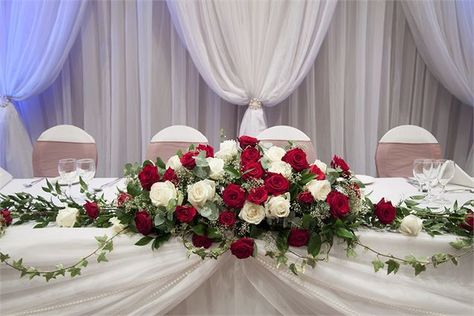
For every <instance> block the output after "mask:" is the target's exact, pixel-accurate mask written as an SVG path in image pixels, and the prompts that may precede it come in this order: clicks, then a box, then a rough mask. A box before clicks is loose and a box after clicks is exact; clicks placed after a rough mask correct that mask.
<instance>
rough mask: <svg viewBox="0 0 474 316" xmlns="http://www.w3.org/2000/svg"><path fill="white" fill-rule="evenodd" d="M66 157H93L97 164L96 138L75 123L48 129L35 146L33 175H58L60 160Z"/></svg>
mask: <svg viewBox="0 0 474 316" xmlns="http://www.w3.org/2000/svg"><path fill="white" fill-rule="evenodd" d="M64 158H76V159H82V158H92V159H94V160H95V161H96V164H97V145H96V143H95V140H94V138H93V137H92V136H91V135H89V134H88V133H87V132H85V131H84V130H82V129H80V128H79V127H76V126H73V125H57V126H54V127H51V128H50V129H47V130H46V131H44V132H43V133H42V134H41V135H40V137H39V138H38V140H37V141H36V144H35V146H34V148H33V175H34V176H35V177H56V176H58V175H59V174H58V161H59V160H60V159H64Z"/></svg>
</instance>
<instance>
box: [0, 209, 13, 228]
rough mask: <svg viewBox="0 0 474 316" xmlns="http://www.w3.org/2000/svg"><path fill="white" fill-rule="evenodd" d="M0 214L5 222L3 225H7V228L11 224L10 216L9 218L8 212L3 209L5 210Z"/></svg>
mask: <svg viewBox="0 0 474 316" xmlns="http://www.w3.org/2000/svg"><path fill="white" fill-rule="evenodd" d="M0 214H2V216H3V219H4V220H5V224H7V226H9V225H10V224H11V223H12V216H11V213H10V211H9V210H8V209H6V208H5V209H3V210H1V211H0Z"/></svg>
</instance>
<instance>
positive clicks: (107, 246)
mask: <svg viewBox="0 0 474 316" xmlns="http://www.w3.org/2000/svg"><path fill="white" fill-rule="evenodd" d="M113 249H114V244H113V241H112V240H109V241H108V242H106V243H105V246H104V248H102V250H105V251H108V252H111V251H112V250H113Z"/></svg>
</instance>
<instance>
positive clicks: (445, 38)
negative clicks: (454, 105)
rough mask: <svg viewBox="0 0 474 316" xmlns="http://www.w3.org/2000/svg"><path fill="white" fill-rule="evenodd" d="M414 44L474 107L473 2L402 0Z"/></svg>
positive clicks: (435, 71) (442, 78)
mask: <svg viewBox="0 0 474 316" xmlns="http://www.w3.org/2000/svg"><path fill="white" fill-rule="evenodd" d="M402 7H403V10H404V12H405V16H406V18H407V21H408V24H409V25H410V29H411V32H412V34H413V37H414V39H415V44H416V46H417V48H418V50H419V51H420V54H421V55H422V56H423V60H424V61H425V62H426V64H427V65H428V67H429V69H430V71H431V72H432V73H433V74H434V75H435V76H436V77H437V78H438V79H439V80H440V81H441V82H442V83H443V85H444V86H445V87H446V88H447V89H448V90H449V91H450V92H451V93H452V94H454V95H455V96H456V97H457V98H459V100H461V101H463V102H464V103H467V104H469V105H472V106H474V40H473V39H474V2H473V1H471V0H457V1H441V0H433V1H403V2H402Z"/></svg>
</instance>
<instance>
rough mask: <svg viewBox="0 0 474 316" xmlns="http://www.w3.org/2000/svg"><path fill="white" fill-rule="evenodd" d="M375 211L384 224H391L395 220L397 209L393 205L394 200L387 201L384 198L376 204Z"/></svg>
mask: <svg viewBox="0 0 474 316" xmlns="http://www.w3.org/2000/svg"><path fill="white" fill-rule="evenodd" d="M374 213H375V216H377V218H378V219H379V221H380V222H381V223H382V224H385V225H389V224H391V223H392V222H393V221H394V220H395V217H396V216H397V209H396V208H395V207H394V206H393V205H392V202H390V201H386V202H385V199H384V198H382V199H381V200H380V201H379V202H378V203H377V204H376V205H375V211H374Z"/></svg>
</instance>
